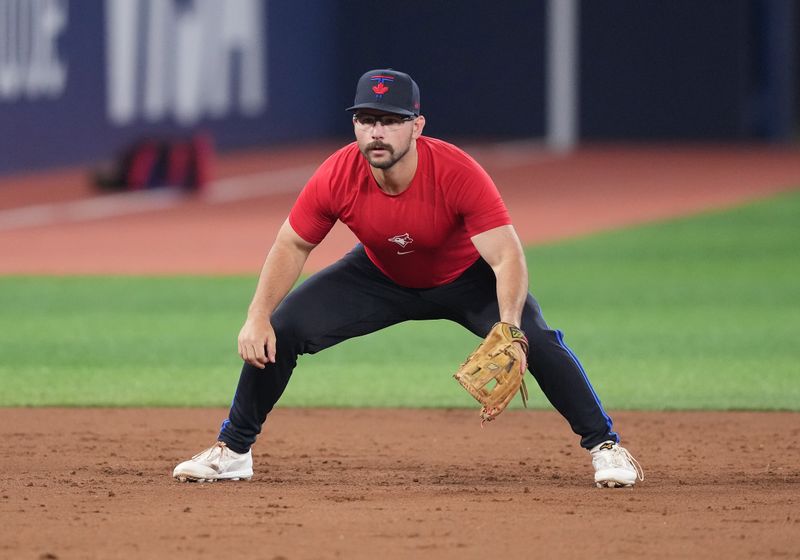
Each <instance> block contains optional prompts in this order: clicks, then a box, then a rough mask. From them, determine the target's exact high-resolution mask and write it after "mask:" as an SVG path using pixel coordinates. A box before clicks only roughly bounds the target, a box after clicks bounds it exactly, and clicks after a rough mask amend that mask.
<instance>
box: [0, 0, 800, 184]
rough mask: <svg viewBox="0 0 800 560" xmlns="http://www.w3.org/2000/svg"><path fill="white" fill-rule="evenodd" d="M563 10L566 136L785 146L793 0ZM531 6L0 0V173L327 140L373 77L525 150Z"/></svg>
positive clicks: (631, 1) (530, 126) (476, 0)
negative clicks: (406, 88)
mask: <svg viewBox="0 0 800 560" xmlns="http://www.w3.org/2000/svg"><path fill="white" fill-rule="evenodd" d="M555 1H558V0H555ZM579 6H580V11H579V13H580V16H579V23H580V34H579V36H580V44H579V53H580V56H579V75H580V88H579V99H580V107H579V108H580V114H579V122H580V131H581V138H582V139H586V140H604V139H614V140H619V139H633V140H636V139H648V140H652V139H670V140H674V139H678V140H681V139H706V140H729V139H734V140H736V139H754V138H770V139H788V138H791V137H792V135H793V134H794V131H795V130H796V111H795V108H796V106H797V101H798V99H797V94H796V92H795V89H796V85H795V83H794V76H795V66H796V64H795V60H796V57H797V48H796V36H795V34H794V29H795V26H796V22H797V19H798V18H797V14H796V13H794V11H793V9H792V3H791V2H784V1H783V0H709V1H706V2H696V1H694V0H670V1H669V2H663V1H662V0H610V1H606V2H591V1H588V2H587V1H583V2H580V3H579ZM547 7H548V2H547V1H546V0H538V1H523V0H519V1H508V2H485V1H483V0H452V1H445V0H408V1H404V2H396V3H381V2H375V1H374V0H0V173H6V172H10V171H18V170H27V169H42V168H46V167H53V166H61V165H69V164H85V163H93V162H97V161H100V160H104V159H108V158H111V157H113V156H114V155H115V154H116V153H117V152H118V151H119V150H120V149H122V148H124V147H125V146H127V145H129V144H130V143H132V142H134V141H135V140H137V139H139V138H141V137H143V136H147V135H149V136H167V137H168V136H170V135H176V136H177V135H187V134H190V133H191V132H193V131H195V130H207V131H209V132H211V133H212V135H213V137H214V140H215V143H216V145H217V147H218V149H220V150H227V149H233V148H239V147H247V146H268V145H276V144H282V143H301V142H303V141H310V140H318V139H321V138H333V137H335V138H342V139H344V138H347V137H348V134H350V132H349V120H348V116H347V115H346V114H345V113H344V112H343V108H344V107H346V106H347V105H348V104H349V103H350V101H351V99H352V96H353V87H354V84H355V81H356V80H357V78H358V76H360V74H361V73H362V72H364V71H366V70H368V69H370V68H373V67H381V66H391V67H394V68H397V69H401V70H404V71H407V72H409V73H411V74H412V75H413V76H414V77H415V78H416V80H417V81H418V83H419V84H420V87H421V89H422V108H423V112H424V113H425V114H426V116H427V117H428V127H427V129H426V131H427V132H428V133H430V134H432V135H435V136H440V137H444V138H465V137H469V138H478V137H482V138H489V139H502V138H520V137H541V136H543V135H544V134H545V130H546V122H545V115H546V108H545V102H546V99H545V97H546V85H545V79H546V29H547V26H546V21H547V16H548V8H547Z"/></svg>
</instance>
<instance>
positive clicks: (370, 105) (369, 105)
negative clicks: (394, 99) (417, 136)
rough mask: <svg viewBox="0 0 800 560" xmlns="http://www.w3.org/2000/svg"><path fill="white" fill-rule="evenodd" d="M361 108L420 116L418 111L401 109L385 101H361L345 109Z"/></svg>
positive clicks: (407, 115)
mask: <svg viewBox="0 0 800 560" xmlns="http://www.w3.org/2000/svg"><path fill="white" fill-rule="evenodd" d="M359 109H375V110H376V111H383V112H384V113H393V114H397V115H405V116H406V117H416V116H418V113H414V112H413V111H409V110H408V109H401V108H400V107H395V106H393V105H387V104H385V103H359V104H358V105H353V106H352V107H348V108H347V109H345V111H357V110H359Z"/></svg>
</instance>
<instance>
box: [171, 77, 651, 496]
mask: <svg viewBox="0 0 800 560" xmlns="http://www.w3.org/2000/svg"><path fill="white" fill-rule="evenodd" d="M419 101H420V96H419V88H418V87H417V84H416V83H415V82H414V81H413V80H412V79H411V77H410V76H409V75H408V74H404V73H402V72H397V71H395V70H391V69H383V70H373V71H371V72H367V73H366V74H364V75H363V76H362V77H361V79H360V80H359V82H358V86H357V89H356V97H355V103H354V105H353V106H352V107H350V108H349V109H348V110H349V111H352V112H353V131H354V133H355V138H356V141H355V142H353V143H351V144H350V145H348V146H345V147H344V148H342V149H340V150H338V151H337V152H335V153H334V154H333V155H332V156H330V157H329V158H328V159H327V160H326V161H325V162H324V163H323V164H322V165H321V166H320V167H319V169H317V171H316V172H315V173H314V175H313V176H312V177H311V179H310V180H309V181H308V183H307V184H306V186H305V187H304V188H303V190H302V192H301V193H300V195H299V197H298V199H297V201H296V202H295V204H294V206H293V207H292V210H291V212H290V214H289V218H288V219H287V220H286V221H285V222H284V224H283V226H281V229H280V231H279V232H278V235H277V238H276V240H275V243H274V244H273V246H272V248H271V249H270V251H269V254H268V255H267V259H266V261H265V262H264V266H263V267H262V270H261V274H260V276H259V279H258V285H257V287H256V291H255V295H254V296H253V301H252V303H251V304H250V307H249V309H248V314H247V320H246V321H245V323H244V326H242V329H241V331H240V332H239V339H238V343H239V355H240V356H241V357H242V359H243V360H244V362H245V363H244V366H243V368H242V372H241V375H240V377H239V384H238V386H237V388H236V394H235V396H234V399H233V404H232V405H231V409H230V413H229V416H228V418H227V419H226V420H225V421H224V422H223V423H222V428H221V430H220V433H219V436H218V438H217V439H218V441H217V443H215V444H214V445H213V446H211V447H210V448H208V449H206V450H205V451H203V452H201V453H198V454H197V455H195V456H194V457H192V459H190V460H188V461H184V462H183V463H181V464H179V465H178V466H177V467H175V470H174V471H173V476H174V477H175V478H176V479H177V480H180V481H215V480H243V479H249V478H250V477H252V475H253V461H252V455H251V452H250V448H251V446H252V445H253V444H254V443H255V441H256V438H257V436H258V434H259V433H261V428H262V425H263V424H264V422H265V421H266V419H267V415H268V414H269V412H270V411H271V410H272V408H273V407H274V405H275V403H276V402H277V401H278V399H279V398H280V396H281V395H282V394H283V391H284V389H285V388H286V385H287V384H288V382H289V378H290V377H291V374H292V371H293V370H294V368H295V365H296V364H297V357H298V356H300V355H301V354H313V353H316V352H319V351H320V350H324V349H325V348H329V347H331V346H333V345H334V344H337V343H339V342H342V341H344V340H347V339H350V338H353V337H357V336H362V335H365V334H369V333H372V332H375V331H377V330H380V329H382V328H385V327H388V326H391V325H394V324H397V323H401V322H403V321H411V320H423V319H446V320H450V321H454V322H457V323H459V324H460V325H462V326H463V327H465V328H466V329H468V330H470V331H471V332H473V333H474V334H476V335H477V336H479V337H481V338H484V342H483V343H482V344H481V346H479V347H478V350H476V351H475V352H473V353H472V354H471V355H470V356H469V358H468V359H467V361H466V362H465V363H464V364H463V365H462V367H461V368H460V369H459V371H458V372H456V375H455V377H456V379H458V381H459V383H461V384H462V385H463V386H464V387H465V388H466V389H467V390H468V391H470V393H471V394H472V395H473V396H474V397H475V398H476V399H478V400H479V401H480V402H481V404H483V409H482V411H481V417H482V419H483V421H488V420H492V419H493V418H494V417H496V416H497V415H498V414H500V412H502V411H503V409H505V407H506V406H507V405H508V403H509V402H510V400H511V398H513V396H514V395H515V394H516V392H517V391H519V390H520V388H523V389H524V384H523V383H522V380H523V378H524V375H525V372H526V371H530V372H531V373H532V374H533V376H534V377H535V378H536V381H537V383H538V384H539V387H541V389H542V391H543V393H544V394H545V396H546V397H547V398H548V400H549V401H550V402H551V403H552V404H553V406H554V407H555V409H556V410H558V411H559V413H561V415H562V416H564V418H565V419H566V420H567V422H568V423H569V425H570V427H571V428H572V430H573V431H574V432H575V433H576V434H578V435H579V436H580V438H581V441H580V444H581V446H582V447H583V448H584V449H586V450H588V451H589V452H590V453H591V458H592V465H593V466H594V469H595V477H594V479H595V483H596V484H597V486H601V487H612V488H613V487H618V486H623V487H624V486H633V485H634V484H635V483H636V482H637V480H643V478H644V476H643V473H642V470H641V468H640V467H639V464H638V463H637V462H636V461H635V460H634V459H633V457H632V456H631V455H630V453H628V451H627V450H625V449H624V448H623V447H620V445H619V436H618V435H617V434H616V433H615V432H614V431H613V430H612V422H611V418H609V416H608V415H607V414H606V412H605V410H603V407H602V405H601V404H600V399H599V397H598V396H597V394H596V393H595V392H594V389H593V388H592V386H591V384H590V383H589V380H588V377H587V376H586V373H585V372H584V370H583V367H582V366H581V364H580V362H579V361H578V359H577V358H576V357H575V354H574V353H573V352H572V350H570V349H569V347H568V346H567V345H566V343H565V342H564V336H563V334H562V333H561V331H558V330H554V329H551V328H550V327H549V326H548V325H547V323H546V322H545V320H544V318H543V317H542V313H541V309H540V308H539V304H538V302H537V301H536V300H535V299H534V297H533V295H531V294H530V293H528V270H527V265H526V262H525V257H524V255H523V252H522V245H521V243H520V241H519V238H518V237H517V234H516V231H515V230H514V227H513V225H512V224H511V218H510V216H509V213H508V210H507V209H506V207H505V204H504V203H503V200H502V199H501V197H500V194H499V192H498V190H497V187H496V186H495V185H494V183H493V182H492V180H491V178H490V177H489V175H488V174H487V173H486V172H485V171H484V170H483V168H482V167H481V166H480V165H479V164H478V163H477V162H475V160H473V159H472V158H471V157H469V156H468V155H467V154H466V153H464V152H463V151H462V150H460V149H459V148H457V147H456V146H453V145H452V144H449V143H447V142H443V141H441V140H437V139H435V138H430V137H427V136H423V135H422V131H423V128H424V127H425V117H424V116H422V115H421V114H420V102H419ZM337 220H340V221H342V222H344V223H345V224H346V225H347V226H348V227H349V228H350V229H351V230H352V231H353V233H354V234H355V235H356V237H357V238H358V240H359V241H360V243H359V244H358V245H357V246H356V247H355V248H354V249H353V250H352V251H350V252H349V253H348V254H347V255H345V256H344V257H342V259H340V260H339V261H337V262H336V263H334V264H333V265H331V266H329V267H328V268H326V269H325V270H322V271H320V272H318V273H316V274H314V275H312V276H311V277H310V278H309V279H308V280H306V281H305V282H303V283H302V284H301V285H299V286H298V287H297V288H296V289H294V290H292V289H291V288H292V286H293V285H294V283H295V281H296V280H297V279H298V277H299V276H300V273H301V272H302V269H303V266H304V264H305V262H306V260H307V259H308V255H309V253H310V252H311V251H312V250H313V249H314V247H316V246H317V244H318V243H320V241H322V239H323V238H324V237H325V236H326V235H327V233H328V232H329V231H330V229H331V228H332V227H333V225H334V223H335V222H336V221H337ZM290 290H291V291H290ZM498 336H499V338H500V339H501V340H499V341H498ZM504 337H505V340H502V339H503V338H504ZM495 343H497V344H501V345H502V349H500V350H498V349H497V348H495V347H494V346H493V345H494V344H495ZM276 349H277V351H276ZM498 352H499V353H498ZM501 354H502V355H503V356H505V357H506V358H508V359H505V358H504V361H503V362H502V364H501V363H498V362H497V360H496V357H497V356H500V355H501ZM501 374H502V375H501ZM490 379H491V380H494V381H495V382H497V384H498V385H499V386H500V387H501V390H498V391H488V390H484V389H485V387H486V384H487V382H488V381H489V380H490ZM523 394H524V393H523Z"/></svg>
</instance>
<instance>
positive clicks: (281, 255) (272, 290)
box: [238, 219, 316, 369]
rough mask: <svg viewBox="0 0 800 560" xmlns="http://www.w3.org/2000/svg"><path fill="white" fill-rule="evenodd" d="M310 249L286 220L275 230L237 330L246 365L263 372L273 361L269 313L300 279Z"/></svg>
mask: <svg viewBox="0 0 800 560" xmlns="http://www.w3.org/2000/svg"><path fill="white" fill-rule="evenodd" d="M314 247H316V245H313V244H311V243H308V242H307V241H305V240H304V239H303V238H302V237H300V236H299V235H298V234H297V233H296V232H295V231H294V230H293V229H292V226H291V225H289V220H288V219H287V220H286V221H285V222H284V223H283V225H282V226H281V229H280V230H279V231H278V235H277V237H276V239H275V243H274V244H273V245H272V248H271V249H270V251H269V253H268V254H267V258H266V260H265V261H264V266H263V267H262V268H261V274H260V276H259V278H258V285H257V286H256V291H255V294H254V295H253V300H252V301H251V303H250V307H249V308H248V310H247V320H246V321H245V323H244V325H243V326H242V329H241V330H240V331H239V339H238V346H239V355H240V356H241V357H242V359H243V360H244V361H245V362H247V363H248V364H251V365H253V366H255V367H257V368H260V369H264V367H265V366H266V365H267V363H268V362H275V331H274V330H273V328H272V323H271V321H270V318H271V317H272V312H273V311H275V308H276V307H278V304H279V303H280V302H281V301H283V298H285V297H286V294H288V293H289V290H291V289H292V286H294V283H295V282H296V281H297V279H298V278H299V277H300V273H301V272H302V271H303V266H304V265H305V263H306V260H307V259H308V255H309V253H311V250H312V249H313V248H314Z"/></svg>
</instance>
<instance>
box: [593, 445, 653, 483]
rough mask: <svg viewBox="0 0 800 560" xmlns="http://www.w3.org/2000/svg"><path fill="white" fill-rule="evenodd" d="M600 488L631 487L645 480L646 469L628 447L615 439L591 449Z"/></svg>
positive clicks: (596, 479) (595, 480)
mask: <svg viewBox="0 0 800 560" xmlns="http://www.w3.org/2000/svg"><path fill="white" fill-rule="evenodd" d="M589 453H591V454H592V466H593V467H594V483H595V484H596V485H597V487H598V488H616V487H630V486H633V485H634V484H636V481H637V480H644V471H643V470H642V467H641V465H639V462H638V461H637V460H636V459H634V458H633V456H632V455H631V454H630V453H629V452H628V450H627V449H625V448H624V447H622V446H621V445H620V444H618V443H615V442H613V441H610V440H609V441H604V442H603V443H601V444H599V445H595V446H594V447H593V448H592V449H590V450H589Z"/></svg>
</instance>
